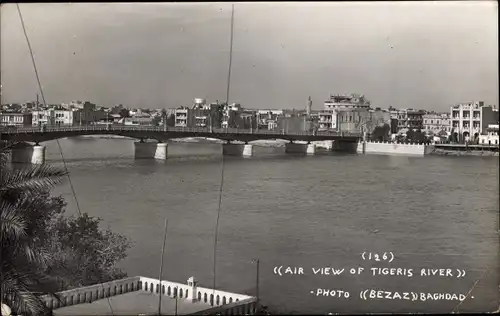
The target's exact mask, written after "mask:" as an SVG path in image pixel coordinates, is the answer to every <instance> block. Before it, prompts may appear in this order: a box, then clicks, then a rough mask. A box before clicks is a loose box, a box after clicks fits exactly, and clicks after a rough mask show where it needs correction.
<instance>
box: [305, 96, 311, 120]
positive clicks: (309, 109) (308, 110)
mask: <svg viewBox="0 0 500 316" xmlns="http://www.w3.org/2000/svg"><path fill="white" fill-rule="evenodd" d="M311 113H312V100H311V96H309V99H308V100H307V107H306V115H307V116H310V115H311Z"/></svg>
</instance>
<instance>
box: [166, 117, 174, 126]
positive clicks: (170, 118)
mask: <svg viewBox="0 0 500 316" xmlns="http://www.w3.org/2000/svg"><path fill="white" fill-rule="evenodd" d="M166 124H167V126H170V127H174V126H175V115H174V114H170V115H169V116H167V120H166Z"/></svg>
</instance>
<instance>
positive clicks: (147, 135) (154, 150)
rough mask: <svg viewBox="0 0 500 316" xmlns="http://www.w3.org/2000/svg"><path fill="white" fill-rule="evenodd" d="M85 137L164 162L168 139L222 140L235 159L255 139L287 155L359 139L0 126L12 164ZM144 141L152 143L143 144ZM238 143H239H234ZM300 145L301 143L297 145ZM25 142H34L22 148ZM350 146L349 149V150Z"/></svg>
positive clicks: (245, 131)
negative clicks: (115, 139)
mask: <svg viewBox="0 0 500 316" xmlns="http://www.w3.org/2000/svg"><path fill="white" fill-rule="evenodd" d="M86 135H119V136H125V137H130V138H135V139H137V140H138V141H136V142H135V143H134V145H135V157H136V158H154V159H160V160H164V159H167V147H168V145H167V143H166V141H168V140H170V139H180V138H212V139H219V140H222V141H224V142H225V143H224V144H223V154H224V155H237V156H252V152H253V149H252V148H253V147H252V146H253V144H249V142H252V141H256V140H285V141H288V142H289V143H287V144H286V145H285V151H286V152H287V153H307V154H314V153H315V152H316V147H315V144H313V143H311V142H317V141H332V143H334V144H335V146H336V148H337V149H341V150H342V149H344V150H345V149H347V150H351V151H352V150H354V151H355V146H356V145H357V142H358V141H359V139H360V134H352V133H338V132H306V131H304V132H292V133H288V132H285V131H274V130H256V129H253V130H251V129H235V128H210V127H207V128H203V127H196V128H187V127H155V126H125V125H104V126H100V125H86V126H60V125H58V126H47V125H45V126H40V127H37V126H33V127H31V126H29V127H0V140H2V141H11V142H15V143H24V144H25V145H24V146H17V147H16V148H15V149H14V150H13V152H12V161H13V162H31V163H43V162H44V161H45V146H42V145H40V143H42V142H46V141H51V140H56V139H60V138H66V137H77V136H86ZM146 140H156V142H147V141H146ZM235 142H239V143H235ZM298 142H302V143H298ZM26 143H34V144H32V145H31V144H30V145H26ZM351 147H352V148H351Z"/></svg>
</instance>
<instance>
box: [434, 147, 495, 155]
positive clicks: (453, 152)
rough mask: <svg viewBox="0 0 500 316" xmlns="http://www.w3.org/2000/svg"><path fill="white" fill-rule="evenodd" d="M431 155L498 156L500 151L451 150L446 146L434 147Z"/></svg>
mask: <svg viewBox="0 0 500 316" xmlns="http://www.w3.org/2000/svg"><path fill="white" fill-rule="evenodd" d="M429 155H436V156H476V157H498V156H499V152H498V151H491V150H451V149H444V148H434V150H433V151H431V152H430V153H429Z"/></svg>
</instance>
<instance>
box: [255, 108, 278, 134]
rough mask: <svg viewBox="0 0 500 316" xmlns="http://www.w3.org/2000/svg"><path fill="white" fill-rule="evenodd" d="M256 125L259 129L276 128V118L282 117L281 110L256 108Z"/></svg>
mask: <svg viewBox="0 0 500 316" xmlns="http://www.w3.org/2000/svg"><path fill="white" fill-rule="evenodd" d="M256 114H257V126H258V128H259V129H268V130H274V129H277V128H278V120H279V118H280V117H284V115H283V110H258V111H257V113H256Z"/></svg>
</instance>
